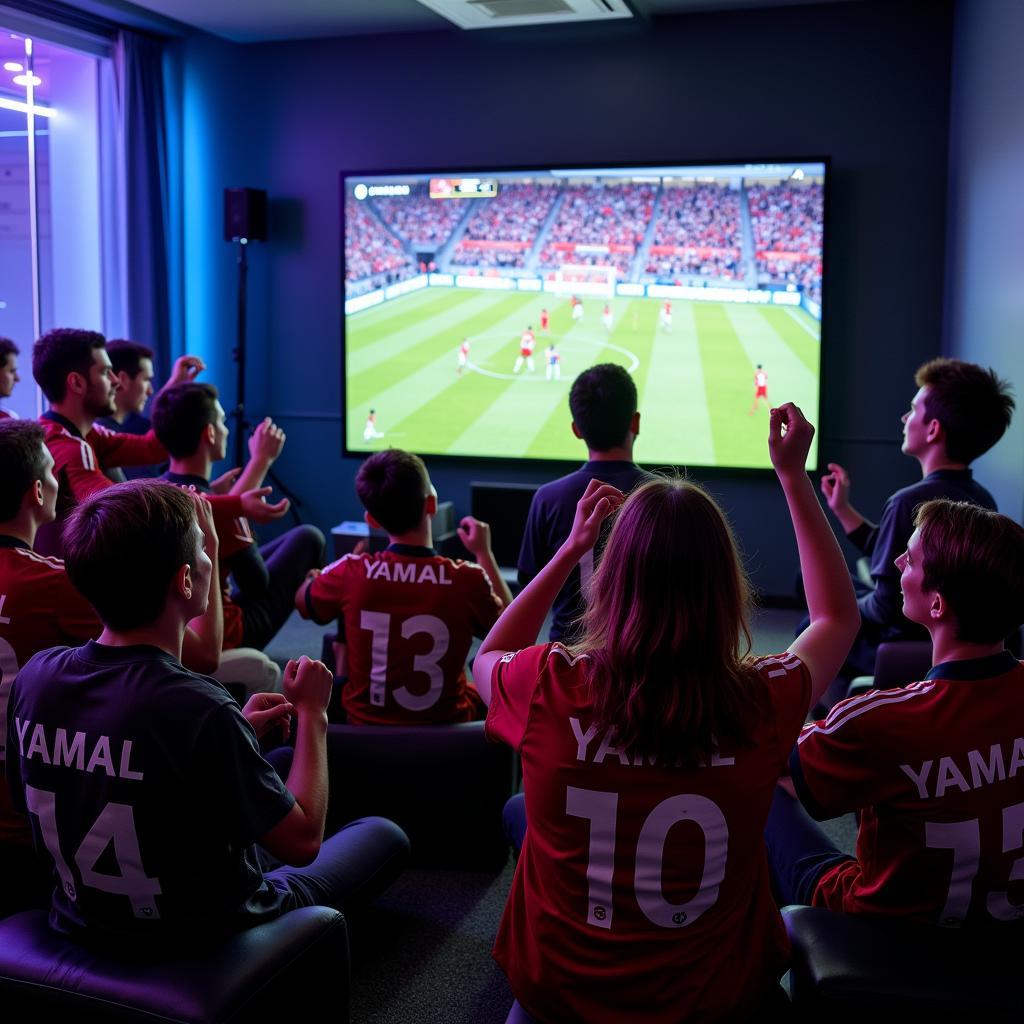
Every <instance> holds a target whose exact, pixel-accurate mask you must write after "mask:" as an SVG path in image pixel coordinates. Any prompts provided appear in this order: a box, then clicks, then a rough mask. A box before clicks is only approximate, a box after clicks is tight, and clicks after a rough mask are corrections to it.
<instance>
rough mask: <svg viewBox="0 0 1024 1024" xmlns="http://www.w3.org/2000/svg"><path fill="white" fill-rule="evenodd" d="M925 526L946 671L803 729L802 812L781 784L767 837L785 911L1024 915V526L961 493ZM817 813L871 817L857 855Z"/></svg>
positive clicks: (796, 766) (931, 614)
mask: <svg viewBox="0 0 1024 1024" xmlns="http://www.w3.org/2000/svg"><path fill="white" fill-rule="evenodd" d="M914 525H915V529H914V532H913V534H912V535H911V537H910V541H909V543H908V544H907V549H906V551H905V552H903V554H901V555H900V556H899V558H897V559H896V565H897V567H898V568H899V570H900V587H901V589H902V592H903V614H904V615H906V617H907V618H908V619H910V620H911V621H912V622H917V623H919V624H920V625H922V626H924V627H925V628H926V629H927V630H928V632H929V633H930V635H931V640H932V668H931V670H930V671H929V672H928V673H927V675H926V676H925V677H924V679H922V680H920V681H919V682H914V683H911V684H910V685H909V686H906V687H903V688H901V689H896V690H869V691H868V692H867V693H865V694H863V695H861V696H856V697H852V698H850V699H849V700H845V701H841V702H840V703H839V704H837V705H836V706H835V707H834V708H833V709H832V711H831V712H830V713H829V715H828V717H827V718H825V719H823V720H822V721H819V722H814V723H813V724H811V725H808V726H807V727H806V728H805V729H804V730H803V732H802V733H801V736H800V741H799V743H798V745H797V747H796V749H795V750H794V751H793V754H792V756H791V757H790V762H789V764H790V771H791V774H792V781H793V786H794V787H795V790H796V794H797V795H798V796H799V798H800V803H797V801H796V800H794V799H793V797H792V796H791V795H789V794H788V793H787V792H786V791H784V790H782V788H781V787H780V791H779V794H778V796H777V798H776V801H775V804H774V806H773V807H772V813H771V816H770V818H769V825H768V831H767V833H766V836H767V839H768V846H769V857H770V861H771V865H772V869H773V875H774V881H775V884H776V888H777V892H778V895H779V898H780V900H782V901H784V902H788V903H807V904H813V905H814V906H819V907H827V908H828V909H830V910H837V911H845V912H847V913H852V914H865V915H871V916H874V917H885V918H895V917H898V918H904V919H907V920H912V921H914V922H916V923H919V924H927V925H941V926H944V927H956V926H959V925H970V926H985V925H999V924H1001V923H1002V922H1009V921H1022V920H1024V885H1022V882H1021V877H1022V876H1021V873H1020V864H1021V853H1022V850H1021V846H1022V842H1021V839H1022V833H1024V735H1022V734H1024V728H1022V723H1024V666H1022V665H1021V663H1020V662H1019V661H1017V659H1016V658H1015V657H1014V656H1013V655H1012V654H1011V653H1010V652H1009V651H1008V650H1006V646H1005V641H1004V638H1005V637H1006V636H1007V635H1009V634H1010V633H1012V632H1013V630H1014V629H1016V628H1017V627H1018V626H1019V625H1020V624H1021V622H1022V620H1024V529H1022V528H1021V526H1020V525H1018V524H1017V523H1015V522H1014V521H1013V520H1012V519H1010V518H1009V517H1007V516H1003V515H1000V514H999V513H998V512H992V511H990V510H988V509H984V508H980V507H978V506H977V505H973V504H970V503H968V502H954V501H947V500H945V499H935V500H932V501H927V502H925V503H924V504H923V505H920V506H919V507H918V509H917V513H916V516H915V524H914ZM801 804H802V805H803V807H801V806H800V805H801ZM804 809H806V811H807V812H809V813H810V815H811V816H813V817H814V818H817V819H819V820H820V819H823V818H831V817H835V816H837V815H839V814H844V813H846V812H848V811H856V812H858V814H859V817H860V830H859V833H858V837H857V856H856V857H855V858H854V857H849V856H847V855H845V854H842V853H840V852H839V851H838V850H837V849H836V848H835V847H834V846H833V845H832V843H831V842H830V841H829V840H828V838H827V837H826V836H825V835H824V833H823V832H821V830H820V829H818V828H817V826H816V825H815V824H814V823H813V822H812V821H811V820H810V819H809V818H808V815H807V813H805V810H804ZM1019 927H1020V926H1018V928H1019Z"/></svg>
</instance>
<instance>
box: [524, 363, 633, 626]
mask: <svg viewBox="0 0 1024 1024" xmlns="http://www.w3.org/2000/svg"><path fill="white" fill-rule="evenodd" d="M569 411H570V413H571V414H572V432H573V434H574V435H575V436H576V437H578V438H579V439H580V440H581V441H583V442H584V444H586V446H587V462H586V463H584V465H582V466H581V467H580V468H579V469H578V470H576V471H575V472H574V473H570V474H569V475H568V476H563V477H561V478H560V479H558V480H553V481H552V482H551V483H549V484H545V485H544V486H543V487H541V488H540V490H538V491H537V493H536V494H535V495H534V496H533V501H532V502H531V504H530V513H529V516H528V517H527V521H526V531H525V532H524V534H523V546H522V549H521V550H520V552H519V582H520V584H521V585H522V586H524V587H525V586H526V584H527V583H529V582H530V580H532V579H533V577H534V576H536V575H537V573H539V572H540V570H541V569H542V568H544V566H545V565H547V563H548V562H549V561H551V558H552V557H553V556H554V553H555V552H556V551H557V550H558V549H559V548H560V547H561V546H562V544H563V543H564V542H565V539H566V538H567V537H568V536H569V530H570V528H571V527H572V522H573V517H574V516H575V514H576V504H577V502H578V501H579V500H580V498H581V497H583V493H584V491H586V489H587V484H589V483H590V481H591V480H600V481H601V482H602V483H606V484H612V485H613V486H614V487H617V488H618V489H619V490H620V491H622V492H623V494H628V493H629V492H630V491H631V490H633V489H634V488H635V487H636V486H637V485H638V484H640V483H643V481H644V480H646V479H648V477H649V474H648V473H646V472H644V470H642V469H641V468H640V467H639V466H637V465H636V464H635V463H634V462H633V444H634V442H635V441H636V437H637V434H639V433H640V413H639V412H638V411H637V394H636V384H634V382H633V378H632V377H631V376H630V374H629V372H628V371H627V370H626V369H625V367H622V366H619V365H617V364H615V363H601V364H599V365H597V366H592V367H591V368H590V369H589V370H584V371H583V373H581V374H580V375H579V376H578V377H577V378H576V380H575V381H573V385H572V389H571V390H570V392H569ZM599 554H600V552H598V553H597V555H596V556H595V554H594V552H589V553H588V554H587V556H585V557H584V559H583V560H582V561H581V562H580V565H579V567H578V568H576V569H573V571H572V572H571V573H570V574H569V579H568V581H567V583H566V584H565V586H564V587H563V588H562V590H561V591H560V592H559V594H558V597H556V598H555V603H554V606H553V608H552V623H551V634H550V639H551V640H567V639H571V637H572V634H573V629H574V626H573V624H574V622H575V621H576V620H577V619H578V618H579V616H580V615H581V614H582V612H583V607H584V602H583V597H582V595H581V588H583V587H585V585H586V582H587V580H589V578H590V576H591V575H592V574H593V571H594V559H595V557H599Z"/></svg>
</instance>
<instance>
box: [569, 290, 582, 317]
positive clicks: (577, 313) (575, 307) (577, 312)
mask: <svg viewBox="0 0 1024 1024" xmlns="http://www.w3.org/2000/svg"><path fill="white" fill-rule="evenodd" d="M572 318H573V321H574V322H575V323H582V322H583V303H582V302H580V300H579V298H578V297H577V296H575V295H574V296H573V297H572Z"/></svg>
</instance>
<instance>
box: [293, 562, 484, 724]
mask: <svg viewBox="0 0 1024 1024" xmlns="http://www.w3.org/2000/svg"><path fill="white" fill-rule="evenodd" d="M306 602H307V607H308V609H309V611H310V613H311V614H312V616H313V618H314V619H316V620H317V621H318V622H328V621H330V620H331V619H332V618H336V617H340V618H341V619H342V620H343V622H344V632H345V643H346V645H347V648H348V682H347V683H346V685H345V689H344V690H343V691H342V703H343V704H344V706H345V711H346V712H347V714H348V720H349V722H351V723H352V724H354V725H411V724H427V723H430V722H467V721H470V720H471V719H472V718H473V717H474V712H475V706H476V700H479V698H476V700H474V697H475V696H476V695H475V692H474V691H472V688H471V687H470V686H469V684H468V683H467V682H466V655H467V654H468V653H469V647H470V644H471V643H472V642H473V635H474V634H477V635H481V636H482V635H483V634H484V633H486V632H487V630H489V629H490V628H491V626H493V625H494V621H495V619H497V617H498V613H499V612H500V611H501V603H500V602H499V600H498V597H497V595H496V594H495V593H494V591H493V589H492V588H491V584H490V581H489V580H488V579H487V575H486V574H485V573H484V571H483V569H481V568H480V566H479V565H476V564H475V563H473V562H463V561H459V560H456V559H451V558H442V557H441V556H440V555H438V554H436V553H435V552H434V551H433V550H432V549H430V548H415V547H407V546H406V545H400V544H396V545H392V546H391V547H390V548H388V549H387V550H386V551H381V552H378V553H377V554H373V555H369V554H367V555H345V557H344V558H341V559H339V560H338V561H337V562H334V563H333V564H332V565H329V566H328V567H327V568H326V569H324V571H323V572H322V573H321V574H320V575H319V576H317V577H316V579H314V580H313V582H312V584H311V586H310V587H309V588H308V589H307V590H306Z"/></svg>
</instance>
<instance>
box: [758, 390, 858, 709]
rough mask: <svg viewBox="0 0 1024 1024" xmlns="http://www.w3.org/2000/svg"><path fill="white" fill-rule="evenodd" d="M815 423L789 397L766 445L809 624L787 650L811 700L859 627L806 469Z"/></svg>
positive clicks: (842, 564)
mask: <svg viewBox="0 0 1024 1024" xmlns="http://www.w3.org/2000/svg"><path fill="white" fill-rule="evenodd" d="M813 437H814V427H812V426H811V425H810V423H808V422H807V420H806V419H804V415H803V413H802V412H801V411H800V410H799V409H798V408H797V407H796V406H795V405H793V404H792V403H791V402H789V403H787V404H786V405H783V406H780V407H779V408H778V409H772V411H771V426H770V433H769V438H768V450H769V453H770V454H771V459H772V465H773V466H774V467H775V472H776V474H777V475H778V478H779V483H781V484H782V490H783V493H784V494H785V495H786V503H787V504H788V505H789V514H790V518H791V519H792V521H793V530H794V532H795V533H796V544H797V549H798V551H799V553H800V570H801V572H802V573H803V578H804V590H805V592H806V594H807V609H808V611H809V612H810V617H811V622H810V625H809V626H808V627H807V628H806V629H805V630H804V631H803V632H802V633H801V634H800V635H799V636H798V637H797V638H796V639H795V640H794V641H793V643H792V644H790V647H789V650H790V651H791V652H792V653H793V654H795V655H796V656H797V657H798V658H799V659H800V660H801V661H802V662H803V663H804V664H805V665H806V666H807V669H808V671H809V672H810V675H811V705H812V706H813V705H814V704H816V703H817V701H818V699H819V698H820V697H821V695H822V694H823V693H824V692H825V689H826V687H827V686H828V684H829V683H830V682H831V681H832V680H833V679H834V678H835V675H836V673H837V672H838V671H839V669H840V668H841V667H842V664H843V662H844V661H845V660H846V656H847V654H849V653H850V647H851V645H852V644H853V640H854V637H856V635H857V630H858V629H859V627H860V613H859V612H858V610H857V600H856V597H855V595H854V592H853V582H852V580H851V579H850V573H849V571H848V570H847V568H846V561H845V559H844V558H843V554H842V552H841V551H840V549H839V543H838V541H837V540H836V538H835V535H834V534H833V533H832V528H831V527H830V526H829V525H828V520H827V519H826V518H825V513H824V512H823V511H822V509H821V506H820V505H819V504H818V499H817V497H816V496H815V493H814V487H813V486H812V484H811V480H810V477H808V475H807V471H806V469H805V468H804V467H805V464H806V462H807V452H808V450H809V449H810V446H811V439H812V438H813Z"/></svg>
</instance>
